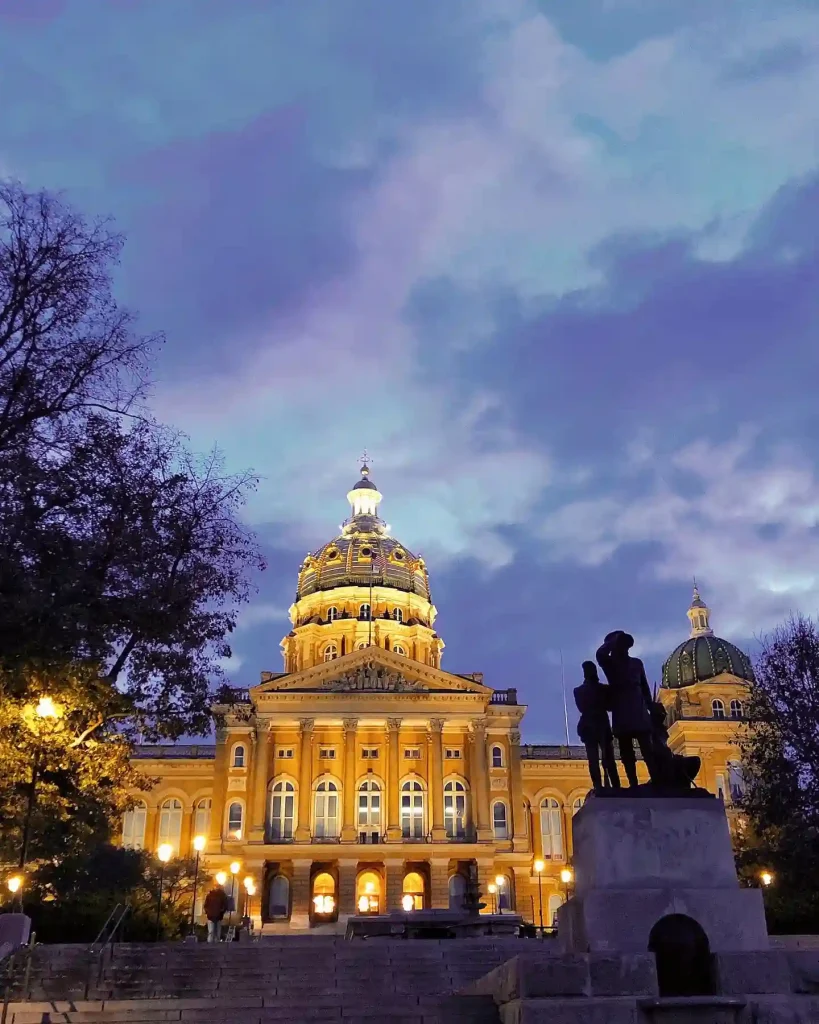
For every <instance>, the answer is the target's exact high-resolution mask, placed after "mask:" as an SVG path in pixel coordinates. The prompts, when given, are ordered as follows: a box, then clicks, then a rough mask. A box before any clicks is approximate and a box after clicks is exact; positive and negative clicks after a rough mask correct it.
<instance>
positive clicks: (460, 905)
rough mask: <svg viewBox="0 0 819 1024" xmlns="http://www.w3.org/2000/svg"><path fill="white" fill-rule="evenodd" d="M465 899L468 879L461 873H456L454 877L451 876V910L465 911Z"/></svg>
mask: <svg viewBox="0 0 819 1024" xmlns="http://www.w3.org/2000/svg"><path fill="white" fill-rule="evenodd" d="M465 897H466V879H465V878H464V876H463V875H462V874H461V873H460V871H456V872H455V874H454V875H450V876H449V909H450V910H463V909H464V898H465Z"/></svg>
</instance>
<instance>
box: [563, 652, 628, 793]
mask: <svg viewBox="0 0 819 1024" xmlns="http://www.w3.org/2000/svg"><path fill="white" fill-rule="evenodd" d="M608 689H609V687H608V686H604V685H603V684H602V683H601V682H600V677H599V676H598V674H597V666H596V665H595V663H594V662H593V661H584V662H583V682H582V683H581V684H580V686H576V687H575V689H574V702H575V704H576V705H577V710H578V711H579V712H580V721H579V722H578V723H577V735H578V736H579V737H580V739H581V741H582V742H583V744H584V746H585V747H586V757H587V758H588V760H589V775H591V780H592V786H593V787H594V788H595V789H603V788H604V787H605V788H612V789H619V788H620V776H619V774H618V772H617V762H616V760H615V758H614V737H613V735H612V731H611V726H610V725H609V713H608ZM601 763H602V765H603V774H602V775H601V774H600V765H601Z"/></svg>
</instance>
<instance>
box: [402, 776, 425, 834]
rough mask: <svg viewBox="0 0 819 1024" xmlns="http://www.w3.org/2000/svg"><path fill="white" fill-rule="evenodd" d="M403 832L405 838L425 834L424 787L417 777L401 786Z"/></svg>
mask: <svg viewBox="0 0 819 1024" xmlns="http://www.w3.org/2000/svg"><path fill="white" fill-rule="evenodd" d="M401 834H402V835H403V837H404V838H405V839H422V838H423V835H424V788H423V786H422V785H421V783H420V782H418V781H417V780H416V779H407V781H406V782H405V783H404V784H403V785H402V786H401Z"/></svg>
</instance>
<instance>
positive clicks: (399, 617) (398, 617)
mask: <svg viewBox="0 0 819 1024" xmlns="http://www.w3.org/2000/svg"><path fill="white" fill-rule="evenodd" d="M392 617H393V618H394V619H395V621H396V622H403V621H404V613H403V612H402V611H401V609H400V608H393V610H392Z"/></svg>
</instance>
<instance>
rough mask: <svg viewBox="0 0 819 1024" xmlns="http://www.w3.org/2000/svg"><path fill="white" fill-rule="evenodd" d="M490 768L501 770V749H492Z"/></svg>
mask: <svg viewBox="0 0 819 1024" xmlns="http://www.w3.org/2000/svg"><path fill="white" fill-rule="evenodd" d="M492 767H493V768H503V747H497V746H496V747H492Z"/></svg>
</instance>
